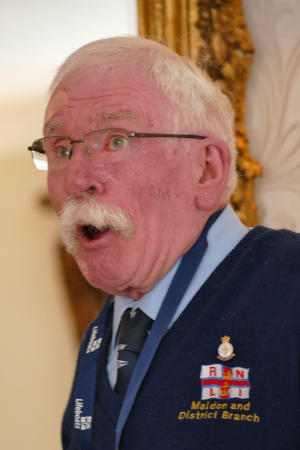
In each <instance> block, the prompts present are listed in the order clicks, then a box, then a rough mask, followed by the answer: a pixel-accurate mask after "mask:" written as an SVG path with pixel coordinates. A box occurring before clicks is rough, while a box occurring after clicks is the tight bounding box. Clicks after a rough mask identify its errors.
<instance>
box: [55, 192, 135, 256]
mask: <svg viewBox="0 0 300 450" xmlns="http://www.w3.org/2000/svg"><path fill="white" fill-rule="evenodd" d="M58 220H59V222H58V229H59V234H60V237H61V240H62V242H63V244H64V246H65V248H66V250H67V251H68V252H69V253H71V254H72V255H75V254H76V252H77V250H78V246H79V241H78V230H77V227H78V226H80V225H85V226H93V227H96V228H97V229H98V230H99V231H101V230H102V229H104V228H106V229H110V230H113V231H115V232H117V233H118V234H120V235H121V236H122V237H123V238H124V239H128V238H129V237H130V236H131V235H132V234H133V233H134V224H133V221H132V219H131V217H130V216H129V214H127V213H126V212H125V211H123V210H121V209H120V208H117V207H112V206H109V205H104V204H103V203H99V202H98V201H96V200H95V199H93V198H88V199H85V198H80V199H79V198H78V199H77V198H71V199H69V200H68V201H67V202H66V204H65V205H64V208H63V209H62V211H61V212H60V214H59V219H58Z"/></svg>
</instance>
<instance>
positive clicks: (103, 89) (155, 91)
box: [44, 66, 170, 124]
mask: <svg viewBox="0 0 300 450" xmlns="http://www.w3.org/2000/svg"><path fill="white" fill-rule="evenodd" d="M95 103H96V104H97V107H98V108H99V107H100V109H101V108H103V109H104V110H105V109H107V111H106V114H110V110H109V107H111V108H112V111H111V113H112V114H118V110H119V112H120V114H121V115H122V114H124V111H126V114H127V115H130V114H133V115H134V114H135V113H136V110H141V114H142V115H143V116H145V117H146V116H148V119H149V120H150V122H151V121H152V119H151V118H152V117H155V116H156V115H157V114H158V112H160V114H159V115H163V116H164V117H167V116H168V115H169V114H168V111H169V109H170V105H169V101H168V100H167V98H166V97H165V95H164V94H163V93H162V91H161V90H160V88H159V87H158V86H157V85H156V83H155V82H154V81H153V80H152V79H151V78H150V77H147V76H145V75H142V74H141V73H139V72H138V70H137V69H136V68H135V69H134V68H132V67H130V66H123V67H121V68H115V67H111V68H108V69H107V70H105V71H103V72H101V71H99V70H97V71H96V70H94V71H88V72H75V73H72V74H69V75H67V76H66V77H65V78H64V79H63V80H62V82H61V83H60V84H59V86H58V87H57V88H56V90H55V92H54V93H53V95H52V97H51V98H50V101H49V103H48V106H47V109H46V113H45V119H44V124H47V123H48V122H49V121H50V120H51V119H53V118H54V117H55V116H56V115H57V114H58V113H59V112H60V111H61V110H62V109H63V108H67V107H69V108H76V107H77V105H79V104H80V105H83V104H85V105H87V109H88V106H89V105H93V104H95ZM109 105H110V106H109ZM91 110H92V109H91Z"/></svg>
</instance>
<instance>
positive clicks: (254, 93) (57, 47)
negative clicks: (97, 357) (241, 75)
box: [0, 0, 300, 450]
mask: <svg viewBox="0 0 300 450" xmlns="http://www.w3.org/2000/svg"><path fill="white" fill-rule="evenodd" d="M154 3H155V2H154ZM242 3H243V6H244V14H245V18H246V22H247V26H248V30H249V33H250V35H251V36H252V39H253V42H254V45H255V49H256V52H255V55H254V62H253V66H252V69H251V72H250V77H249V82H248V87H247V108H246V125H247V130H248V135H249V140H250V149H251V153H252V154H253V155H254V156H255V158H256V159H257V160H258V161H259V162H260V163H261V165H262V166H263V171H264V175H263V176H262V177H261V178H260V179H259V180H258V181H257V185H256V202H257V204H258V215H259V218H260V222H261V223H264V224H266V225H271V226H274V227H277V228H278V227H281V226H285V227H288V228H292V229H295V230H298V231H300V208H299V200H300V184H299V175H300V152H299V147H300V132H299V118H300V110H299V105H300V102H299V100H300V98H299V97H300V95H299V94H300V83H299V81H300V72H299V65H300V50H299V49H300V34H299V20H300V2H299V1H298V0H285V1H282V0H243V2H242ZM128 34H129V35H135V34H137V6H136V0H109V1H108V0H87V1H86V2H82V1H79V0H72V1H71V0H65V1H64V2H62V1H61V0H51V1H47V0H44V1H42V2H41V1H37V0H26V2H24V1H23V0H1V2H0V42H1V44H0V46H1V71H0V77H1V83H0V131H1V139H0V183H1V185H0V195H1V256H2V257H1V266H0V268H1V269H0V270H1V290H0V295H1V315H0V320H1V323H0V333H1V336H0V350H1V352H0V355H1V360H0V361H1V363H0V364H1V365H0V394H1V399H2V407H1V411H0V422H1V433H0V448H1V450H20V449H22V450H41V449H43V450H58V449H60V448H61V446H60V435H59V434H60V422H61V416H62V412H63V409H64V406H65V403H66V400H67V397H68V394H69V390H70V386H71V381H72V377H73V371H74V365H75V361H76V354H77V348H78V339H77V334H76V330H75V328H74V324H73V320H72V317H71V314H70V309H69V305H68V303H67V301H66V290H65V286H64V280H63V276H62V272H61V268H60V264H59V258H58V252H57V242H58V237H57V229H56V218H55V215H54V213H53V212H52V210H51V209H50V208H47V207H45V206H43V204H42V202H41V199H42V198H45V196H46V174H45V173H43V172H38V171H37V170H35V168H34V166H33V164H32V161H31V156H30V154H29V152H27V151H26V148H27V146H28V145H30V144H31V143H32V141H33V140H34V139H35V138H38V137H40V136H41V128H42V121H43V113H44V108H45V105H46V102H47V89H48V86H49V83H50V81H51V79H52V78H53V76H54V74H55V72H56V70H57V68H58V66H59V65H60V64H61V63H62V62H63V60H64V59H65V57H66V56H68V55H69V54H70V53H71V52H72V51H74V50H75V49H77V48H78V47H80V46H81V45H83V44H86V43H87V42H89V41H92V40H95V39H99V38H101V37H108V36H114V35H128Z"/></svg>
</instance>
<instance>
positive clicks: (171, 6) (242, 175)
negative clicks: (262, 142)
mask: <svg viewBox="0 0 300 450" xmlns="http://www.w3.org/2000/svg"><path fill="white" fill-rule="evenodd" d="M137 5H138V24H139V35H140V36H143V37H149V38H151V39H155V40H157V41H159V42H161V43H164V44H165V45H167V46H168V47H169V48H171V49H172V50H174V51H176V52H178V53H179V54H181V55H183V56H188V57H190V58H191V59H192V60H193V61H194V62H195V63H196V64H198V65H201V66H203V65H205V67H206V70H207V71H208V73H209V74H210V75H211V77H212V78H213V79H214V80H216V81H217V82H218V83H219V84H220V85H221V86H222V88H223V89H224V90H225V91H226V93H227V94H229V97H230V98H231V101H232V103H233V106H234V109H235V112H236V122H235V131H236V138H237V150H238V157H237V170H238V174H239V183H238V186H237V188H236V190H235V192H234V193H233V195H232V197H231V203H232V205H233V207H234V209H235V211H236V212H237V214H238V216H239V217H240V218H241V220H242V221H243V222H244V223H245V224H246V225H248V226H254V225H256V224H257V208H256V204H255V201H254V182H255V178H256V177H257V176H260V175H261V173H262V169H261V167H260V165H259V164H258V162H257V161H256V160H255V159H254V158H253V156H252V155H251V153H250V150H249V146H248V139H247V133H246V129H245V126H244V112H245V89H246V83H247V78H248V73H249V70H250V66H251V63H252V58H253V52H254V48H253V44H252V41H251V39H250V37H249V34H248V32H247V28H246V24H245V20H244V16H243V9H242V4H241V0H137Z"/></svg>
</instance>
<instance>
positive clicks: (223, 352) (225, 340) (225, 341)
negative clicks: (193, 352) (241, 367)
mask: <svg viewBox="0 0 300 450" xmlns="http://www.w3.org/2000/svg"><path fill="white" fill-rule="evenodd" d="M221 341H222V344H220V345H219V347H218V356H217V358H218V359H220V360H221V361H228V360H229V359H231V358H233V357H234V356H235V354H234V353H233V351H234V348H233V345H232V344H231V343H230V337H229V336H223V337H222V338H221Z"/></svg>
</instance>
